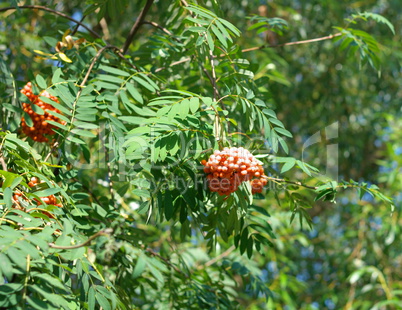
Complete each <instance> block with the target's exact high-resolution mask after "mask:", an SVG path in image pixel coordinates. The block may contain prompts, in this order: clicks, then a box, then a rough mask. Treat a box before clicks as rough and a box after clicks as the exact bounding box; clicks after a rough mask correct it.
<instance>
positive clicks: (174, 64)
mask: <svg viewBox="0 0 402 310" xmlns="http://www.w3.org/2000/svg"><path fill="white" fill-rule="evenodd" d="M340 35H342V34H341V33H340V32H339V33H335V34H333V35H329V36H325V37H321V38H316V39H310V40H304V41H296V42H288V43H283V44H278V45H262V46H257V47H251V48H246V49H244V50H242V52H243V53H247V52H251V51H256V50H261V49H264V48H274V47H281V46H290V45H298V44H306V43H311V42H319V41H324V40H329V39H332V38H335V37H339V36H340ZM224 56H226V55H225V54H221V55H219V57H224ZM214 57H218V56H214ZM191 59H192V58H191V57H188V58H184V59H182V60H180V61H176V62H172V63H171V64H170V65H169V67H173V66H176V65H179V64H182V63H184V62H189V61H190V60H191ZM169 67H161V68H158V69H156V70H155V72H160V71H162V70H165V69H167V68H169ZM225 97H227V96H224V97H222V98H221V99H220V100H222V99H223V98H225ZM220 100H218V101H220Z"/></svg>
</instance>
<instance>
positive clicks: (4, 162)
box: [0, 154, 8, 171]
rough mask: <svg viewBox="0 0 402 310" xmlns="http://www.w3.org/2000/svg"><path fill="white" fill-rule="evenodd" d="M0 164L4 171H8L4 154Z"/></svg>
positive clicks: (0, 157) (1, 155) (0, 158)
mask: <svg viewBox="0 0 402 310" xmlns="http://www.w3.org/2000/svg"><path fill="white" fill-rule="evenodd" d="M0 163H1V167H2V168H3V170H4V171H8V169H7V164H6V161H5V160H4V157H3V154H0Z"/></svg>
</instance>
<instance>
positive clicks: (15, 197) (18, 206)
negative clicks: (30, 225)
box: [13, 177, 63, 218]
mask: <svg viewBox="0 0 402 310" xmlns="http://www.w3.org/2000/svg"><path fill="white" fill-rule="evenodd" d="M42 182H43V181H42ZM42 182H39V180H38V178H37V177H32V178H31V180H30V181H29V183H28V186H29V187H34V186H36V185H37V184H38V183H42ZM22 196H23V195H22V192H20V191H18V192H15V193H14V195H13V200H14V201H13V202H14V208H16V209H19V210H22V211H25V208H24V207H23V206H22V205H21V204H20V200H18V198H19V197H21V199H23V200H27V198H24V197H22ZM34 200H35V201H36V202H37V204H38V206H40V205H41V204H42V201H43V202H44V203H45V204H47V205H54V206H57V207H60V208H61V207H62V206H63V205H62V204H61V203H57V199H56V197H55V196H54V195H50V196H47V197H44V198H42V199H41V200H39V199H36V198H35V199H34ZM42 213H43V214H45V215H47V216H48V217H49V218H54V215H53V214H51V213H49V212H47V211H42Z"/></svg>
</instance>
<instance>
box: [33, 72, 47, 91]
mask: <svg viewBox="0 0 402 310" xmlns="http://www.w3.org/2000/svg"><path fill="white" fill-rule="evenodd" d="M35 80H36V83H38V86H39V87H40V88H42V89H46V88H47V83H46V81H45V79H44V78H43V77H42V76H41V75H39V74H38V75H37V76H36V77H35Z"/></svg>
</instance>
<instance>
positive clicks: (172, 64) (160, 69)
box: [155, 57, 192, 73]
mask: <svg viewBox="0 0 402 310" xmlns="http://www.w3.org/2000/svg"><path fill="white" fill-rule="evenodd" d="M191 59H192V57H187V58H184V59H182V60H178V61H175V62H172V63H171V64H170V65H169V67H173V66H177V65H180V64H182V63H185V62H189V61H190V60H191ZM166 68H167V67H161V68H158V69H156V70H155V73H157V72H160V71H162V70H165V69H166Z"/></svg>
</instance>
